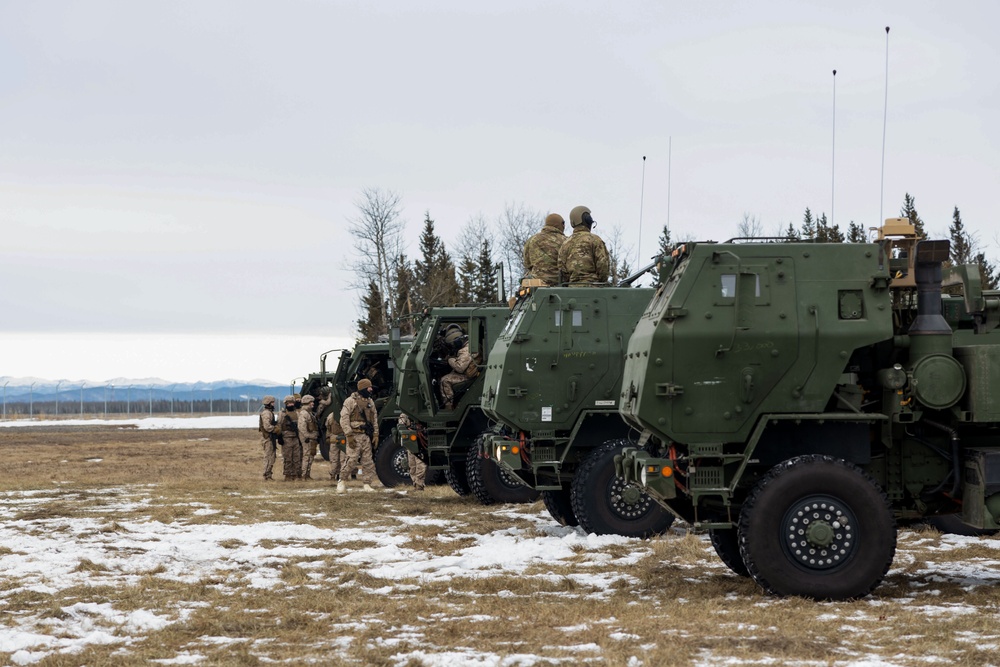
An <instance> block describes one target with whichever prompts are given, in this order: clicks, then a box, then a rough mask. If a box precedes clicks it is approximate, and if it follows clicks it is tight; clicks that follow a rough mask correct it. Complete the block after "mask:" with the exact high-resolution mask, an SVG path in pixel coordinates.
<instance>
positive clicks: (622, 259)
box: [604, 225, 634, 285]
mask: <svg viewBox="0 0 1000 667" xmlns="http://www.w3.org/2000/svg"><path fill="white" fill-rule="evenodd" d="M604 245H605V246H607V248H608V265H609V267H610V273H611V284H612V285H617V284H618V283H620V282H621V281H623V280H625V278H628V277H629V275H630V274H631V273H632V265H631V264H629V263H628V258H629V257H631V256H632V255H633V254H634V251H633V250H632V246H627V247H626V246H625V241H624V239H623V235H622V228H621V225H615V226H613V227H612V228H611V233H610V234H609V235H608V237H607V238H606V239H604Z"/></svg>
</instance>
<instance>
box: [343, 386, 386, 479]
mask: <svg viewBox="0 0 1000 667" xmlns="http://www.w3.org/2000/svg"><path fill="white" fill-rule="evenodd" d="M372 395H373V391H372V382H371V380H369V379H368V378H362V379H361V380H359V381H358V390H357V391H355V392H354V393H353V394H351V395H350V396H348V397H347V400H345V401H344V407H343V408H341V409H340V427H341V428H342V429H344V436H345V437H346V438H347V456H346V458H345V462H344V465H343V467H342V468H341V473H342V475H341V479H340V481H339V482H337V493H343V492H344V490H345V489H346V488H347V485H346V483H345V481H344V478H346V477H347V476H348V475H349V472H347V471H350V470H357V469H358V466H359V465H360V466H361V481H362V482H363V483H364V490H365V491H374V490H375V489H373V488H372V486H371V484H372V480H373V479H374V478H375V461H374V460H373V459H372V449H373V448H374V447H376V446H377V444H376V443H378V413H377V412H376V411H375V402H374V401H373V400H372Z"/></svg>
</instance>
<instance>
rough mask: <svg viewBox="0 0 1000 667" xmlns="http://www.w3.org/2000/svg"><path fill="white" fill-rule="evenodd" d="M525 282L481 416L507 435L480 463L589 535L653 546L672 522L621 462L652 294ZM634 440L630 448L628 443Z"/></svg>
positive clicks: (496, 356) (494, 357)
mask: <svg viewBox="0 0 1000 667" xmlns="http://www.w3.org/2000/svg"><path fill="white" fill-rule="evenodd" d="M643 273H644V272H640V273H638V274H636V275H635V276H631V277H630V278H629V279H628V280H627V281H626V282H625V283H624V284H625V286H623V287H609V286H592V287H544V286H532V284H531V281H525V283H524V287H522V290H521V294H520V295H519V299H518V301H517V303H516V304H515V306H514V309H513V311H512V313H511V317H510V320H509V321H508V323H507V326H506V327H505V328H504V330H503V331H502V332H501V334H500V336H499V338H498V340H497V342H496V344H495V345H494V347H493V350H492V351H491V353H490V358H489V362H488V363H487V365H486V382H485V385H484V390H483V392H484V393H483V399H482V400H483V411H484V412H485V413H486V415H487V417H489V418H490V419H492V420H495V421H496V422H497V423H498V424H499V425H500V426H499V427H498V428H496V429H494V432H493V434H492V435H491V436H490V437H489V438H486V439H484V441H483V443H482V449H483V451H482V455H483V456H484V457H489V458H491V459H492V460H494V461H495V462H497V463H498V464H499V465H500V466H501V467H502V468H504V469H505V470H507V471H508V472H509V473H510V474H511V475H513V476H515V477H517V478H518V479H520V480H521V481H522V482H524V484H525V485H527V486H530V487H532V488H534V489H537V490H539V491H541V492H542V499H543V501H544V502H545V506H546V508H547V509H548V510H549V513H550V514H551V515H552V516H553V518H555V519H556V521H558V522H559V523H561V524H563V525H578V524H579V525H580V526H581V527H582V528H583V529H584V530H586V531H587V532H588V533H591V532H592V533H597V534H602V535H603V534H618V535H626V536H630V537H649V536H651V535H654V534H657V533H661V532H663V531H664V530H666V529H667V528H669V526H670V524H671V523H672V522H673V515H672V514H670V513H669V512H667V511H666V510H664V509H663V508H662V507H660V506H659V505H657V504H656V503H655V502H653V501H652V500H651V499H650V498H649V497H648V496H647V495H646V494H645V493H643V492H642V490H641V489H640V488H639V486H638V485H637V484H635V483H628V484H625V483H623V482H622V480H620V479H619V478H617V477H616V476H615V468H614V457H615V455H616V454H619V453H620V452H621V449H622V447H624V446H626V445H628V444H629V443H630V442H631V443H632V444H633V445H634V444H635V435H637V432H636V431H634V429H632V428H631V427H630V426H628V425H626V424H625V423H624V422H623V421H622V419H621V418H620V416H619V415H618V396H619V394H620V393H621V386H622V370H623V367H624V358H625V348H626V345H627V343H628V339H629V336H630V335H631V333H632V328H633V327H634V326H635V322H636V320H637V319H638V318H639V316H640V315H641V314H642V312H643V310H645V308H646V305H647V304H648V303H649V300H650V297H652V295H653V289H651V288H632V287H629V286H628V285H630V284H631V283H632V282H633V281H634V280H636V279H638V278H639V277H641V276H642V274H643ZM630 438H631V440H630Z"/></svg>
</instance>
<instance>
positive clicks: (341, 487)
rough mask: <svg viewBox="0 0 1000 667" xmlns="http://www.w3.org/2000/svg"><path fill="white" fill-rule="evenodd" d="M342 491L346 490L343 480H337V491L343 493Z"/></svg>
mask: <svg viewBox="0 0 1000 667" xmlns="http://www.w3.org/2000/svg"><path fill="white" fill-rule="evenodd" d="M344 491H347V485H346V484H344V480H340V481H339V482H337V493H343V492H344Z"/></svg>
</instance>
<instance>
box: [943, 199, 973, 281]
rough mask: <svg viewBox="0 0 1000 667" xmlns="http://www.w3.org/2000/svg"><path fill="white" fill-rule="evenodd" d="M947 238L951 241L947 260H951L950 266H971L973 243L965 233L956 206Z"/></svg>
mask: <svg viewBox="0 0 1000 667" xmlns="http://www.w3.org/2000/svg"><path fill="white" fill-rule="evenodd" d="M948 236H949V238H950V239H951V250H950V253H949V254H950V256H949V259H950V260H951V264H952V266H961V265H962V264H971V263H972V261H973V254H974V253H973V252H972V245H973V243H972V239H971V238H970V237H969V234H968V232H966V231H965V225H964V224H963V223H962V214H961V213H959V211H958V207H957V206H956V207H955V211H954V212H953V213H952V215H951V225H949V226H948Z"/></svg>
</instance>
